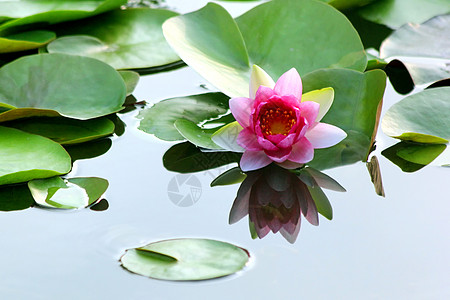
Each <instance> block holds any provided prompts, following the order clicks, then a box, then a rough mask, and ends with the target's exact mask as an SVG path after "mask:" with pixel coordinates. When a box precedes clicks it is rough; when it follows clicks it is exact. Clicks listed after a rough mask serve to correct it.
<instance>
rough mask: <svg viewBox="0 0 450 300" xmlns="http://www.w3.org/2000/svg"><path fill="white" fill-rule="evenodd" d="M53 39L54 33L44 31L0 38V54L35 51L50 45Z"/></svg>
mask: <svg viewBox="0 0 450 300" xmlns="http://www.w3.org/2000/svg"><path fill="white" fill-rule="evenodd" d="M55 38H56V34H55V33H54V32H51V31H44V30H36V31H27V32H23V33H17V34H11V35H7V36H0V53H8V52H17V51H25V50H30V49H36V48H39V47H42V46H44V45H46V44H48V43H50V42H51V41H52V40H54V39H55Z"/></svg>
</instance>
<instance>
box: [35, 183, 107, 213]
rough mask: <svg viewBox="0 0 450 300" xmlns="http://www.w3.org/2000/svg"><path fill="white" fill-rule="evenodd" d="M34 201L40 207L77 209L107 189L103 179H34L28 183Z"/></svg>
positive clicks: (86, 204)
mask: <svg viewBox="0 0 450 300" xmlns="http://www.w3.org/2000/svg"><path fill="white" fill-rule="evenodd" d="M28 187H29V189H30V191H31V194H32V195H33V198H34V200H35V201H36V203H38V204H39V205H41V206H44V207H52V208H62V209H77V208H84V207H87V206H89V205H91V204H92V203H94V202H95V201H97V200H98V199H99V198H100V197H101V196H102V195H103V194H104V193H105V191H106V189H107V188H108V181H107V180H105V179H103V178H97V177H85V178H82V177H80V178H70V179H66V180H63V179H62V178H60V177H57V176H56V177H51V178H46V179H36V180H32V181H30V182H28Z"/></svg>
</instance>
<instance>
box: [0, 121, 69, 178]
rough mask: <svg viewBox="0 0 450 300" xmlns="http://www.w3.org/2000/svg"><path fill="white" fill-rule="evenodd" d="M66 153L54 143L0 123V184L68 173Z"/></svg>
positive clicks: (67, 156)
mask: <svg viewBox="0 0 450 300" xmlns="http://www.w3.org/2000/svg"><path fill="white" fill-rule="evenodd" d="M70 169H71V160H70V156H69V154H68V153H67V152H66V151H65V150H64V148H63V147H62V146H61V145H59V144H58V143H55V142H53V141H52V140H49V139H47V138H44V137H41V136H38V135H35V134H30V133H26V132H23V131H20V130H17V129H14V128H7V127H1V126H0V185H3V184H11V183H19V182H26V181H29V180H31V179H35V178H47V177H51V176H55V175H60V174H65V173H68V172H69V171H70Z"/></svg>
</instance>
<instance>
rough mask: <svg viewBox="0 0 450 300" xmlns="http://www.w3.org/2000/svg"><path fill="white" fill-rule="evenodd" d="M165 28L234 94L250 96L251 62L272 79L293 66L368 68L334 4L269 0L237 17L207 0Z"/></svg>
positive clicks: (201, 69) (184, 54)
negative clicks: (199, 7)
mask: <svg viewBox="0 0 450 300" xmlns="http://www.w3.org/2000/svg"><path fill="white" fill-rule="evenodd" d="M281 16H282V17H281ZM237 25H239V27H238V26H237ZM163 32H164V35H165V36H166V39H167V40H168V42H169V44H170V45H171V46H172V47H173V48H174V49H175V51H176V52H177V53H178V54H179V55H180V57H181V58H182V59H183V60H184V61H185V62H186V63H187V64H188V65H190V66H191V67H193V68H194V69H195V70H196V71H197V72H198V73H199V74H200V75H202V76H203V77H204V78H205V79H206V80H208V81H209V82H211V83H212V84H213V85H214V86H216V87H217V88H218V89H220V90H221V91H222V92H223V93H225V94H227V95H229V96H231V97H235V96H248V82H249V78H250V66H251V65H252V64H257V65H259V66H261V67H262V68H263V69H265V70H266V71H267V72H268V73H269V74H270V75H271V76H272V77H273V78H278V77H279V76H280V75H281V74H282V73H284V72H285V71H287V70H288V69H290V68H292V67H296V68H297V70H298V71H299V72H300V74H301V75H304V74H307V73H309V72H311V71H314V70H316V69H319V68H328V67H336V68H337V67H342V68H350V69H355V70H359V71H363V70H364V69H365V67H366V56H365V53H364V49H363V46H362V44H361V40H360V39H359V37H358V34H357V32H356V31H355V29H354V28H353V27H352V25H351V24H350V22H349V21H348V20H347V19H346V18H345V17H344V16H343V15H342V14H341V13H340V12H338V11H337V10H335V9H334V8H332V7H331V6H329V5H327V4H325V3H321V2H316V1H311V0H298V1H295V0H286V1H271V2H267V3H264V4H261V5H259V6H257V7H255V8H254V9H252V10H250V11H248V12H247V13H245V14H244V15H242V16H241V17H239V18H238V19H236V22H235V21H234V20H233V19H232V17H231V16H230V15H229V14H228V12H227V11H226V10H225V9H223V8H222V7H221V6H219V5H217V4H214V3H209V4H208V5H207V6H205V7H204V8H202V9H200V10H199V11H196V12H193V13H189V14H186V15H182V16H179V17H175V18H172V19H169V20H168V21H166V22H165V23H164V25H163ZM331 45H332V46H331Z"/></svg>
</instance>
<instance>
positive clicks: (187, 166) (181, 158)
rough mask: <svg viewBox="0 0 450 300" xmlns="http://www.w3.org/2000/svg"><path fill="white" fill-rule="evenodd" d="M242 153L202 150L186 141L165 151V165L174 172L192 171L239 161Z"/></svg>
mask: <svg viewBox="0 0 450 300" xmlns="http://www.w3.org/2000/svg"><path fill="white" fill-rule="evenodd" d="M240 159H241V154H240V153H235V152H224V151H220V152H202V151H201V150H200V149H199V148H198V147H196V146H195V145H193V144H191V143H189V142H184V143H180V144H176V145H174V146H172V147H171V148H170V149H169V150H167V151H166V153H164V156H163V163H164V167H165V168H166V169H167V170H169V171H173V172H179V173H192V172H200V171H205V170H209V169H214V168H217V167H220V166H224V165H228V164H231V163H237V162H238V161H239V160H240Z"/></svg>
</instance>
